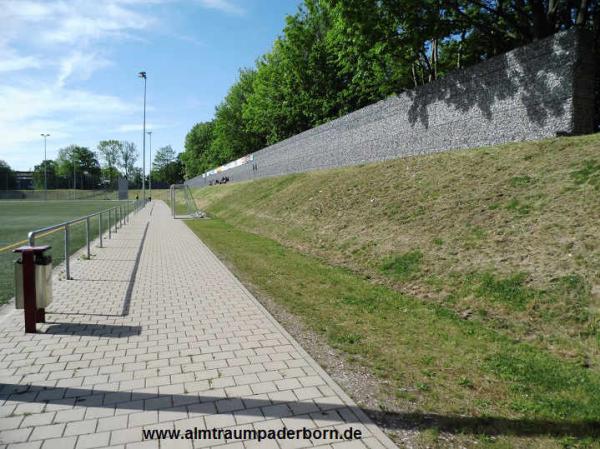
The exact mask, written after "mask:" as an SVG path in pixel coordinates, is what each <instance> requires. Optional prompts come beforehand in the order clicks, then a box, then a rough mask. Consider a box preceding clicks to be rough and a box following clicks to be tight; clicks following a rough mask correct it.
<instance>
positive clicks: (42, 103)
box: [0, 0, 301, 170]
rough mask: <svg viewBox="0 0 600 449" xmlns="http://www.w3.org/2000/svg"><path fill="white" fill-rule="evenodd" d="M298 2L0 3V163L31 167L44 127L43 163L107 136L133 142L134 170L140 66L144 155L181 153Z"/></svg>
mask: <svg viewBox="0 0 600 449" xmlns="http://www.w3.org/2000/svg"><path fill="white" fill-rule="evenodd" d="M300 1H301V0H56V1H55V0H39V1H35V0H0V160H4V161H6V162H7V163H8V164H9V165H10V166H11V168H12V169H13V170H29V169H33V167H34V166H35V165H36V164H39V163H40V162H41V161H42V160H43V157H44V144H43V138H42V137H41V135H40V134H41V133H49V134H50V136H49V137H48V140H47V153H48V159H54V158H55V157H56V155H57V153H58V150H59V149H60V148H62V147H65V146H67V145H70V144H78V145H83V146H86V147H89V148H90V149H91V150H95V147H96V145H97V143H98V142H99V141H100V140H104V139H118V140H128V141H131V142H134V143H135V144H136V145H137V146H138V150H139V151H140V161H138V164H137V165H139V166H141V150H142V135H143V133H142V122H143V95H144V82H143V80H142V79H141V78H138V77H137V74H138V72H140V71H146V72H147V107H146V128H147V130H149V131H152V148H153V150H156V149H157V148H160V147H162V146H165V145H171V146H172V147H173V149H175V151H177V152H180V151H183V143H184V139H185V135H186V133H187V132H188V131H189V130H190V128H191V127H192V126H193V125H194V124H195V123H197V122H200V121H206V120H210V119H211V118H212V117H213V116H214V110H215V106H217V105H218V104H219V103H220V102H221V101H222V100H223V98H224V96H225V95H226V94H227V90H228V89H229V87H230V86H231V85H232V84H233V83H234V82H235V80H236V79H237V76H238V70H239V69H240V68H243V67H251V66H253V65H254V63H255V61H256V60H257V59H258V58H259V57H260V56H261V55H262V54H264V53H266V52H268V51H269V50H270V49H271V46H272V44H273V41H274V40H275V38H276V37H277V36H279V35H281V33H282V30H283V27H284V24H285V16H286V15H288V14H294V13H295V12H296V11H297V9H298V5H299V3H300ZM146 151H147V157H148V156H149V141H148V139H147V140H146ZM147 160H149V159H147ZM146 166H147V167H148V166H149V163H148V162H146Z"/></svg>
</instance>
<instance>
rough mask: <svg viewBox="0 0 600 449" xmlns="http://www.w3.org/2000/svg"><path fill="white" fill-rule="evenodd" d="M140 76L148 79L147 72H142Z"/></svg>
mask: <svg viewBox="0 0 600 449" xmlns="http://www.w3.org/2000/svg"><path fill="white" fill-rule="evenodd" d="M138 76H139V77H140V78H144V79H145V78H146V72H140V73H138Z"/></svg>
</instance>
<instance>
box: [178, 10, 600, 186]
mask: <svg viewBox="0 0 600 449" xmlns="http://www.w3.org/2000/svg"><path fill="white" fill-rule="evenodd" d="M599 2H600V0H573V1H567V0H515V1H503V0H443V1H442V0H304V2H303V4H302V5H301V6H300V8H299V10H298V12H297V13H296V14H294V15H292V16H288V17H287V18H286V23H285V27H284V30H283V35H282V36H281V37H279V38H277V39H276V41H275V42H274V45H273V48H272V50H271V51H270V52H269V53H267V54H265V55H263V56H262V57H261V58H259V60H258V61H257V63H256V70H243V71H241V72H240V78H239V80H238V81H237V82H236V83H235V84H234V85H233V86H232V88H231V89H230V91H229V93H228V95H227V97H226V98H225V99H224V100H223V103H222V104H221V105H219V106H218V107H217V110H216V114H215V120H214V122H209V123H199V124H197V125H195V126H194V128H192V130H191V131H190V132H189V133H188V135H187V137H186V145H185V152H184V154H183V155H182V160H183V163H184V164H185V174H186V177H192V176H196V175H198V174H200V173H202V172H204V171H205V170H207V169H209V168H212V167H214V166H216V165H220V164H222V163H224V162H227V161H229V160H231V159H234V158H237V157H240V156H242V155H244V154H247V153H250V152H252V151H255V150H256V149H257V148H259V147H260V146H262V145H263V144H273V143H276V142H278V141H280V140H283V139H285V138H287V137H290V136H292V135H294V134H297V133H299V132H302V131H305V130H307V129H309V128H311V127H314V126H316V125H319V124H321V123H324V122H327V121H329V120H331V119H334V118H336V117H339V116H341V115H343V114H346V113H348V112H351V111H353V110H356V109H358V108H361V107H363V106H365V105H368V104H371V103H373V102H376V101H378V100H381V99H384V98H386V97H387V96H390V95H393V94H397V93H399V92H401V91H403V90H405V89H410V88H414V87H416V86H419V85H422V84H425V83H428V82H431V81H433V80H435V79H437V78H439V77H442V76H444V75H445V74H447V73H448V72H450V71H452V70H455V69H458V68H462V67H466V66H468V65H472V64H475V63H477V62H480V61H483V60H485V59H487V58H490V57H492V56H495V55H498V54H501V53H504V52H506V51H509V50H511V49H513V48H515V47H517V46H520V45H525V44H528V43H530V42H532V41H534V40H538V39H542V38H544V37H546V36H549V35H551V34H553V33H555V32H557V31H561V30H565V29H569V28H573V27H579V28H587V29H590V30H592V32H593V33H594V35H595V42H596V46H597V49H596V52H597V53H596V54H600V48H598V46H599V45H600V44H599V43H600V5H599ZM599 79H600V77H599ZM597 89H598V91H600V83H598V87H597ZM599 115H600V114H599Z"/></svg>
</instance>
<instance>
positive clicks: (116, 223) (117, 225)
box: [113, 207, 119, 234]
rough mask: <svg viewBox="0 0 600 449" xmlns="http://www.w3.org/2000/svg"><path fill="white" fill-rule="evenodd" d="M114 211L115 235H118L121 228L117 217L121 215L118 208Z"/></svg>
mask: <svg viewBox="0 0 600 449" xmlns="http://www.w3.org/2000/svg"><path fill="white" fill-rule="evenodd" d="M113 209H114V210H115V234H116V233H117V230H118V228H119V218H118V217H117V215H118V214H119V213H118V212H117V208H116V207H114V208H113Z"/></svg>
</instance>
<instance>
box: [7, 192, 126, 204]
mask: <svg viewBox="0 0 600 449" xmlns="http://www.w3.org/2000/svg"><path fill="white" fill-rule="evenodd" d="M116 199H117V192H115V191H112V190H73V189H70V190H47V191H46V190H0V200H35V201H45V200H48V201H57V200H58V201H62V200H116Z"/></svg>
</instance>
